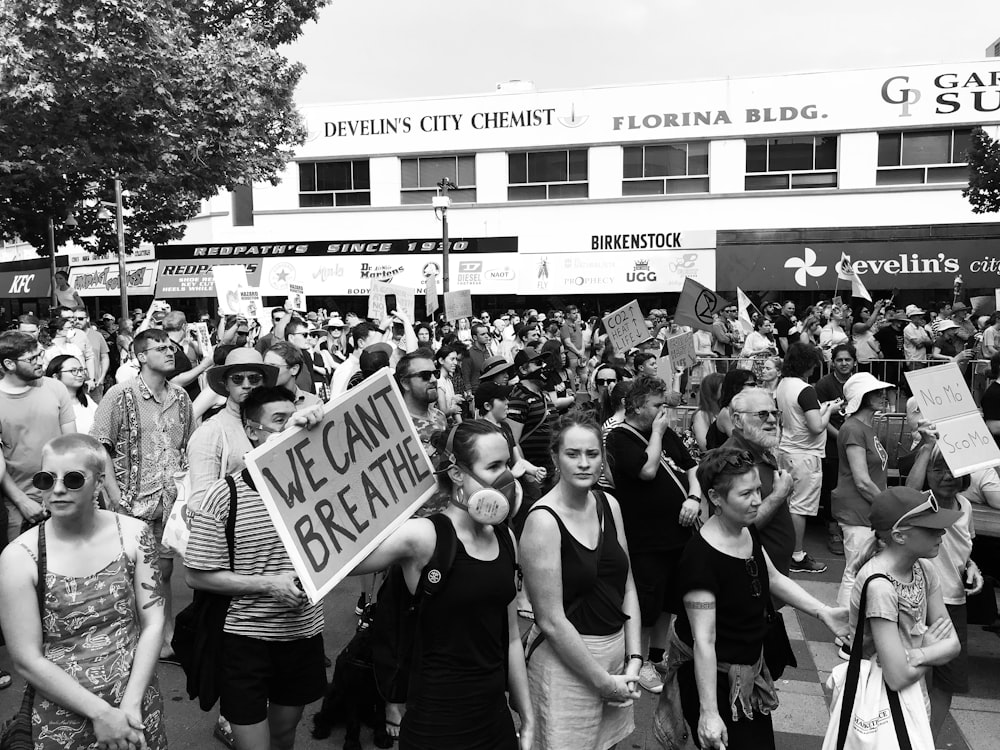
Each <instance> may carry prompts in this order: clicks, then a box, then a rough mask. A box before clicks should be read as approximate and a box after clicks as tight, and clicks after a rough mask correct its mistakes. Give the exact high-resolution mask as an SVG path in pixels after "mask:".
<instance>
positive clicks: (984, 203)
mask: <svg viewBox="0 0 1000 750" xmlns="http://www.w3.org/2000/svg"><path fill="white" fill-rule="evenodd" d="M965 156H966V160H967V161H968V162H969V187H967V188H965V190H963V191H962V196H963V197H964V198H968V199H969V203H971V204H972V210H973V212H974V213H977V214H993V213H996V212H997V211H1000V143H997V142H996V141H994V140H993V139H992V138H990V136H989V135H987V134H986V131H985V130H983V129H982V128H976V129H974V130H973V131H972V143H971V145H970V146H969V149H968V150H967V151H966V152H965Z"/></svg>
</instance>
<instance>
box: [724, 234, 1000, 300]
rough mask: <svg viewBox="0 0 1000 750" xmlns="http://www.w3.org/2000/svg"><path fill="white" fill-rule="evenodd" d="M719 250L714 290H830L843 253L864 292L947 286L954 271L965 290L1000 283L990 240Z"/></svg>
mask: <svg viewBox="0 0 1000 750" xmlns="http://www.w3.org/2000/svg"><path fill="white" fill-rule="evenodd" d="M718 252H719V282H718V288H719V289H728V290H732V289H735V288H736V287H737V286H739V287H741V288H743V289H753V290H758V289H781V290H788V291H794V290H804V289H808V290H813V291H831V292H832V291H833V290H834V288H835V287H837V286H838V284H837V263H838V262H839V261H840V258H841V255H842V254H843V253H847V254H848V255H849V256H850V257H851V259H852V261H851V266H852V268H853V269H854V271H855V272H856V273H857V274H858V278H859V279H860V280H861V281H862V283H864V285H865V287H866V288H868V289H869V290H871V289H894V288H900V289H942V288H947V289H951V288H952V285H953V284H954V280H955V277H956V276H957V275H959V274H961V276H962V279H963V281H964V284H965V287H966V288H972V289H982V288H986V289H993V288H995V287H998V286H1000V241H998V240H993V239H982V238H977V239H950V240H907V241H894V242H842V243H829V242H827V243H824V242H814V241H810V240H809V239H808V238H806V239H805V240H803V242H801V243H794V244H793V243H788V244H774V245H768V244H739V245H724V246H723V247H720V248H719V250H718ZM844 286H845V284H844V282H841V283H840V287H841V288H843V287H844Z"/></svg>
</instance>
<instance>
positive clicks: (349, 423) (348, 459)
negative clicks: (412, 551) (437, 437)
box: [246, 368, 436, 602]
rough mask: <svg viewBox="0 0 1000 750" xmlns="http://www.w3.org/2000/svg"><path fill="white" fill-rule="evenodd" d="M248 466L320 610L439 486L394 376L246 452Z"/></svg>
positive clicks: (360, 388) (384, 374)
mask: <svg viewBox="0 0 1000 750" xmlns="http://www.w3.org/2000/svg"><path fill="white" fill-rule="evenodd" d="M246 464H247V468H248V469H249V470H250V474H251V476H252V477H253V479H254V483H255V484H256V486H257V489H258V491H259V492H260V494H261V497H262V498H263V499H264V505H265V506H266V507H267V510H268V513H269V514H270V516H271V521H272V522H273V523H274V528H275V529H276V530H277V532H278V536H280V537H281V541H282V542H283V543H284V545H285V549H286V550H287V551H288V555H289V557H290V558H291V559H292V563H293V565H294V566H295V572H296V573H297V574H298V577H299V579H300V580H301V581H302V588H303V590H304V591H305V593H306V594H307V595H308V596H309V599H310V601H312V602H317V601H319V600H320V599H321V598H322V597H323V596H325V595H326V594H327V593H328V592H329V591H330V590H331V589H332V588H333V587H334V586H336V585H337V584H338V583H339V582H340V581H341V580H343V579H344V577H345V576H346V575H347V574H348V573H349V572H350V571H351V570H353V569H354V568H355V567H356V566H357V565H358V563H359V562H361V561H362V560H364V559H365V558H366V557H367V556H368V555H369V554H371V552H372V550H374V549H375V548H376V547H377V546H378V545H379V544H380V543H381V542H382V541H383V540H384V539H385V538H386V537H387V536H389V535H390V534H391V533H392V532H393V531H395V530H396V529H397V528H399V526H400V525H401V524H402V523H403V522H404V521H405V520H406V519H407V518H409V517H410V516H411V515H413V513H414V512H415V511H416V510H417V508H419V507H420V506H421V504H423V503H424V502H425V501H426V500H427V498H429V497H430V495H431V494H432V493H433V492H434V491H435V487H436V481H435V478H434V469H433V466H432V465H431V462H430V459H428V458H427V454H426V453H425V452H424V449H423V446H422V445H421V443H420V436H419V435H418V434H417V431H416V428H415V427H414V426H413V421H412V420H411V419H410V416H409V413H408V412H407V410H406V405H405V403H404V402H403V396H402V394H401V392H400V390H399V386H398V385H397V384H396V381H395V379H394V378H393V377H392V375H391V374H390V373H389V369H388V368H383V369H382V370H380V371H379V372H377V373H376V374H375V375H373V376H371V377H369V378H366V379H365V380H363V381H362V382H361V383H360V384H359V385H357V386H355V387H354V388H352V389H351V390H349V391H347V392H346V393H344V394H343V395H341V396H340V397H338V398H336V399H334V400H333V401H331V402H330V403H328V404H327V405H326V406H325V408H324V416H323V421H322V422H320V423H319V424H318V425H316V426H315V427H313V428H312V429H311V430H302V429H290V430H287V431H285V432H282V433H281V434H280V435H279V436H278V437H276V438H274V439H273V440H270V441H268V442H267V443H265V444H263V445H260V446H258V447H257V448H255V449H254V450H252V451H251V452H250V453H248V454H247V456H246Z"/></svg>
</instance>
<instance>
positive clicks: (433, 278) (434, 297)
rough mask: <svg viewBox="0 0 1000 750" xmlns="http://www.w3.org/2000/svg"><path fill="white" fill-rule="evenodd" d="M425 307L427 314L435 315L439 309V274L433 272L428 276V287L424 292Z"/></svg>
mask: <svg viewBox="0 0 1000 750" xmlns="http://www.w3.org/2000/svg"><path fill="white" fill-rule="evenodd" d="M424 307H426V308H427V314H428V315H433V314H434V311H435V310H437V309H438V292H437V274H436V273H432V274H430V275H429V276H428V277H427V287H426V290H425V292H424Z"/></svg>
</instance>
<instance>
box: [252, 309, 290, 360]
mask: <svg viewBox="0 0 1000 750" xmlns="http://www.w3.org/2000/svg"><path fill="white" fill-rule="evenodd" d="M286 317H289V313H287V312H285V308H283V307H276V308H274V309H273V310H271V330H270V331H268V332H267V333H266V334H264V335H263V336H261V337H260V338H259V339H257V343H256V344H254V348H255V349H256V350H257V351H259V352H260V353H261V354H263V353H264V352H266V351H267V350H268V349H270V348H271V347H272V346H274V345H275V344H277V343H278V342H279V341H284V340H285V339H284V336H279V335H278V324H279V323H281V322H282V321H284V319H285V318H286ZM289 319H290V318H289Z"/></svg>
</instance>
